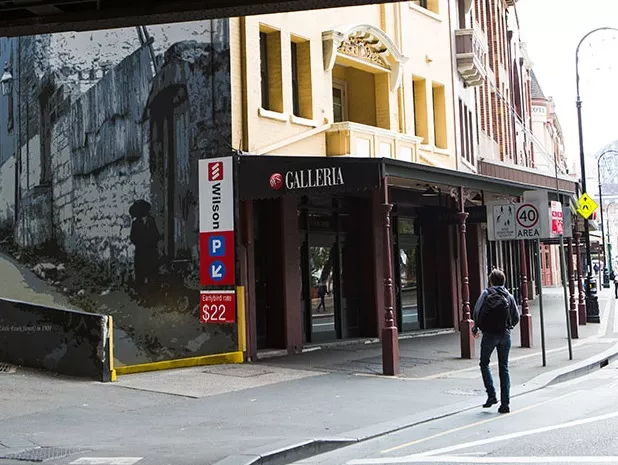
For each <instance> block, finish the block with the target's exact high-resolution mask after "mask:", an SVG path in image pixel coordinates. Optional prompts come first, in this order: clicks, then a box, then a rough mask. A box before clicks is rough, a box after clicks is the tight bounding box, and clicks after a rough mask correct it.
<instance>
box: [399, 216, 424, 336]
mask: <svg viewBox="0 0 618 465" xmlns="http://www.w3.org/2000/svg"><path fill="white" fill-rule="evenodd" d="M397 231H398V237H397V246H396V249H397V250H396V252H397V253H396V257H397V259H398V266H397V269H398V273H397V300H398V309H397V310H398V320H399V327H400V328H401V331H412V330H415V329H419V328H420V311H419V301H420V299H419V272H418V270H419V241H418V236H416V235H415V233H414V221H413V220H412V219H408V218H399V219H398V221H397Z"/></svg>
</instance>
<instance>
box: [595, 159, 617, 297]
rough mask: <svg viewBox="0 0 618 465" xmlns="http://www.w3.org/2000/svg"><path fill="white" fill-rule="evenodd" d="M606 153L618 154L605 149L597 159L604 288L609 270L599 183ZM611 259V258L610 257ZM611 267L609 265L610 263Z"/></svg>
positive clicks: (607, 283) (607, 285)
mask: <svg viewBox="0 0 618 465" xmlns="http://www.w3.org/2000/svg"><path fill="white" fill-rule="evenodd" d="M608 153H617V154H618V150H611V149H609V150H606V151H604V152H603V153H602V154H601V155H599V158H598V159H597V177H598V181H599V204H600V208H601V241H602V246H603V287H604V288H605V289H608V288H609V273H610V270H608V269H607V255H606V254H605V232H604V230H605V221H604V218H603V188H602V186H603V184H602V183H601V160H602V159H603V157H604V156H605V155H606V154H608ZM610 260H611V258H610ZM610 268H611V265H610Z"/></svg>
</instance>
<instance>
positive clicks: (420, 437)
mask: <svg viewBox="0 0 618 465" xmlns="http://www.w3.org/2000/svg"><path fill="white" fill-rule="evenodd" d="M616 387H618V365H617V364H612V365H609V366H608V367H607V368H605V369H603V370H598V371H596V372H595V373H592V374H590V375H588V376H585V377H580V378H577V379H575V380H572V381H569V382H566V383H561V384H558V385H554V386H550V387H548V388H545V389H542V390H539V391H536V392H533V393H530V394H527V395H525V396H522V397H519V398H518V399H517V401H516V402H515V405H514V408H513V410H512V411H511V413H510V414H508V415H500V414H499V413H498V412H497V406H495V407H493V408H490V409H482V408H475V409H472V410H468V411H465V412H461V413H459V414H456V415H453V416H450V417H448V418H444V419H441V420H436V421H432V422H429V423H424V424H419V425H417V426H415V427H412V428H407V429H405V430H401V431H398V432H395V433H392V434H388V435H385V436H382V437H379V438H376V439H373V440H370V441H365V442H363V443H360V444H356V445H353V446H351V447H346V448H342V449H340V450H337V451H335V452H331V453H327V454H322V455H319V456H314V457H311V458H307V459H304V460H301V461H298V462H296V464H295V465H389V464H407V463H446V464H453V465H454V464H460V463H473V464H490V463H501V464H505V463H529V464H534V463H538V464H543V465H546V464H549V463H560V464H566V463H591V464H595V463H613V464H615V463H618V442H617V441H616V434H615V431H616V428H617V427H618V411H617V406H616V403H615V398H616V394H615V390H616Z"/></svg>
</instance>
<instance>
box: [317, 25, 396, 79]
mask: <svg viewBox="0 0 618 465" xmlns="http://www.w3.org/2000/svg"><path fill="white" fill-rule="evenodd" d="M322 48H323V51H324V70H325V71H332V69H333V67H334V66H335V62H336V60H337V55H346V56H350V57H354V58H358V59H360V60H363V61H366V62H367V63H370V64H372V65H375V66H379V67H381V68H384V70H385V71H386V72H389V73H390V75H391V79H390V82H391V90H393V91H394V90H396V89H397V88H398V87H399V86H400V85H401V80H402V75H403V65H404V63H405V62H406V61H407V60H408V58H407V57H405V56H403V54H402V53H401V52H400V51H399V48H398V47H397V45H396V44H395V43H394V42H393V41H392V40H391V39H390V37H388V35H387V34H386V33H385V32H384V31H382V30H381V29H380V28H378V27H376V26H373V25H371V24H356V25H352V26H341V27H338V28H335V29H332V30H330V31H325V32H323V33H322Z"/></svg>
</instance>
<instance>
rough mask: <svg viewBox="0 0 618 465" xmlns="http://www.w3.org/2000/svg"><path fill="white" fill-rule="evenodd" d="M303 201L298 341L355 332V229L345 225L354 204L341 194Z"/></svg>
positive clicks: (358, 293)
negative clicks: (300, 313) (299, 333)
mask: <svg viewBox="0 0 618 465" xmlns="http://www.w3.org/2000/svg"><path fill="white" fill-rule="evenodd" d="M306 202H307V203H305V204H304V205H303V206H301V212H300V217H301V218H300V225H301V229H300V242H301V244H302V246H301V279H302V286H301V288H302V295H301V308H302V321H303V342H304V343H313V344H315V343H320V342H325V341H332V340H337V339H347V338H352V337H359V336H360V326H361V324H360V323H361V321H360V319H361V318H360V315H361V305H362V290H361V289H362V274H361V273H362V267H361V266H360V263H361V255H360V254H359V237H358V234H355V233H354V232H351V231H349V228H350V225H351V224H352V223H353V222H354V221H355V219H354V218H355V217H356V214H355V213H354V212H355V209H354V207H353V205H354V204H353V202H351V201H346V200H345V199H311V200H309V199H307V200H306ZM308 202H313V203H312V204H309V203H308Z"/></svg>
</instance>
